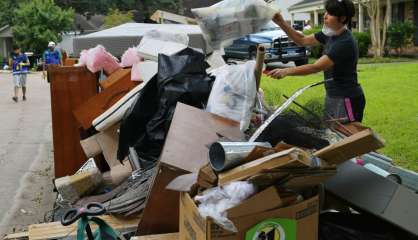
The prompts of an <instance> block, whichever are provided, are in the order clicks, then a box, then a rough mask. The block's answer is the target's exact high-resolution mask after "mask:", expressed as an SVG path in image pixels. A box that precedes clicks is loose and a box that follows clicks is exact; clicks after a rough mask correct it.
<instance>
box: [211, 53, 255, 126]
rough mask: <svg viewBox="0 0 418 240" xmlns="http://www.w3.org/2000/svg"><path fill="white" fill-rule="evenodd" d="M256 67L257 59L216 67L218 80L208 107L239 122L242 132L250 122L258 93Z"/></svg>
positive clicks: (215, 73)
mask: <svg viewBox="0 0 418 240" xmlns="http://www.w3.org/2000/svg"><path fill="white" fill-rule="evenodd" d="M254 69H255V61H248V62H246V63H245V64H240V65H225V66H223V67H220V68H218V69H216V70H215V71H214V72H213V74H214V75H215V76H216V80H215V83H214V85H213V88H212V92H211V93H210V96H209V100H208V106H207V108H206V110H207V111H208V112H211V113H214V114H217V115H219V116H223V117H225V118H229V119H232V120H235V121H237V122H239V123H240V129H241V131H242V132H244V131H245V130H247V128H248V126H249V124H250V120H251V116H252V108H253V106H254V101H255V96H256V93H257V90H256V80H255V75H254Z"/></svg>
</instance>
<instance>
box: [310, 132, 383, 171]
mask: <svg viewBox="0 0 418 240" xmlns="http://www.w3.org/2000/svg"><path fill="white" fill-rule="evenodd" d="M382 147H384V143H383V140H382V139H380V138H379V137H378V136H377V135H376V134H375V133H374V132H373V131H372V130H371V129H366V130H364V131H361V132H358V133H356V134H353V135H351V136H350V137H347V138H344V139H343V140H341V141H339V142H337V143H334V144H331V145H329V146H328V147H325V148H323V149H321V150H319V151H317V152H315V153H314V155H315V156H317V157H319V158H321V159H323V160H325V161H326V162H327V163H329V164H341V163H343V162H345V161H347V160H349V159H351V158H353V157H356V156H360V155H362V154H365V153H369V152H371V151H375V150H377V149H379V148H382Z"/></svg>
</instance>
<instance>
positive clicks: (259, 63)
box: [254, 46, 266, 91]
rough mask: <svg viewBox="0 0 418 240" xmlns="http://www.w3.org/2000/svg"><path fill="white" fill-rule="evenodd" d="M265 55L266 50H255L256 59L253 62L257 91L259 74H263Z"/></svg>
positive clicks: (261, 47)
mask: <svg viewBox="0 0 418 240" xmlns="http://www.w3.org/2000/svg"><path fill="white" fill-rule="evenodd" d="M265 55H266V49H265V48H264V47H263V46H259V47H258V49H257V57H256V60H255V72H254V73H255V80H256V82H257V91H258V89H259V88H260V81H261V74H262V73H263V64H264V57H265Z"/></svg>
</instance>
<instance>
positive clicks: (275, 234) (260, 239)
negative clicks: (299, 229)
mask: <svg viewBox="0 0 418 240" xmlns="http://www.w3.org/2000/svg"><path fill="white" fill-rule="evenodd" d="M245 240H296V220H292V219H283V218H275V219H268V220H265V221H263V222H261V223H259V224H257V225H256V226H254V227H253V228H251V229H250V230H249V231H248V232H247V233H246V234H245Z"/></svg>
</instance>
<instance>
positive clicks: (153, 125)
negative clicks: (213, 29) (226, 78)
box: [118, 48, 215, 161]
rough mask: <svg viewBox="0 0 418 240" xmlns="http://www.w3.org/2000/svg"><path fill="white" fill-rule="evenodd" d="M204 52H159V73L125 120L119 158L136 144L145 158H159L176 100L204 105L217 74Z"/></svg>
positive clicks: (138, 98)
mask: <svg viewBox="0 0 418 240" xmlns="http://www.w3.org/2000/svg"><path fill="white" fill-rule="evenodd" d="M208 67H209V65H208V64H207V63H206V62H205V55H204V54H202V53H200V52H197V51H195V50H193V49H191V48H186V49H184V50H183V51H181V52H179V53H177V54H175V55H172V56H166V55H162V54H160V55H159V56H158V74H157V75H156V76H155V77H154V78H152V79H151V80H150V81H149V82H148V83H147V85H146V86H145V87H144V88H143V89H142V91H141V93H140V94H139V96H138V97H137V99H136V102H135V103H134V104H133V107H131V109H130V110H129V111H128V112H127V114H126V116H125V117H124V119H123V120H122V123H121V127H120V135H119V148H118V159H119V160H123V159H124V158H125V157H126V156H127V155H128V153H129V147H135V149H136V151H137V153H138V155H139V157H140V158H141V159H142V160H144V159H145V160H147V161H156V160H157V159H158V157H159V156H160V153H161V151H162V147H163V144H164V141H165V137H166V135H167V133H168V130H169V128H170V124H171V120H172V118H173V114H174V111H175V107H176V104H177V102H181V103H184V104H187V105H191V106H194V107H197V108H204V107H205V105H206V103H207V100H208V98H209V94H210V92H211V90H212V85H213V82H214V80H215V79H214V78H213V77H210V76H209V75H208V74H207V73H206V69H207V68H208Z"/></svg>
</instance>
